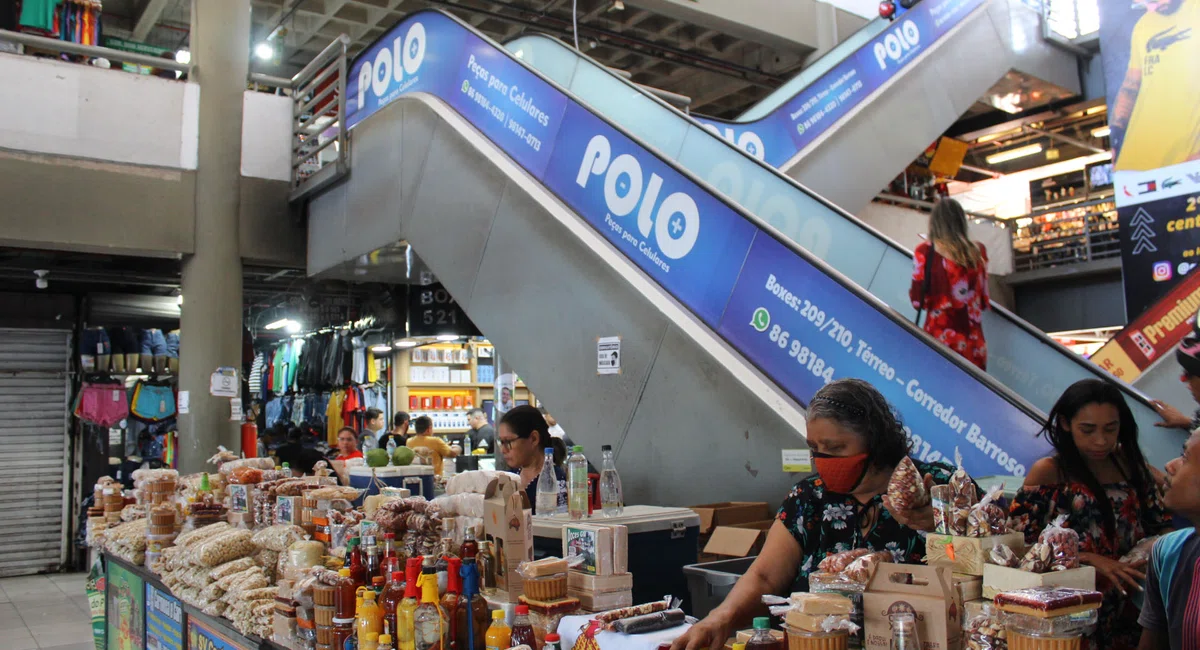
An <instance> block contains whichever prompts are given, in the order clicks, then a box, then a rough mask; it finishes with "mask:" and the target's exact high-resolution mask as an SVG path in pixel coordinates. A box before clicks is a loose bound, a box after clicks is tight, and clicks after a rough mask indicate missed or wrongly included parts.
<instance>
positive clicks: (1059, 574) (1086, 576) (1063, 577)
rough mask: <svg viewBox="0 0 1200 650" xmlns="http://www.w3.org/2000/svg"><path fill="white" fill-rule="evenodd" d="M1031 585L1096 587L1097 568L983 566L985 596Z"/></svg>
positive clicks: (989, 596) (989, 597)
mask: <svg viewBox="0 0 1200 650" xmlns="http://www.w3.org/2000/svg"><path fill="white" fill-rule="evenodd" d="M1030 587H1074V588H1076V589H1088V590H1092V591H1095V589H1096V569H1095V567H1090V566H1081V567H1079V568H1078V569H1068V570H1066V571H1051V572H1049V573H1030V572H1029V571H1022V570H1020V569H1013V568H1010V567H1006V566H996V565H995V564H989V565H987V566H985V567H984V568H983V597H984V598H988V599H992V598H995V597H996V594H999V593H1003V592H1005V591H1014V590H1016V589H1028V588H1030Z"/></svg>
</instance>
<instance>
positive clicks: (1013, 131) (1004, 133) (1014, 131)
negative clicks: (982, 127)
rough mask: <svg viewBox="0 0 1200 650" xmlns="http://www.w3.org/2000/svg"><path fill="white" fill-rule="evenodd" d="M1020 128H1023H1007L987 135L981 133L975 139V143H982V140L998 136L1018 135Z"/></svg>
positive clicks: (989, 140)
mask: <svg viewBox="0 0 1200 650" xmlns="http://www.w3.org/2000/svg"><path fill="white" fill-rule="evenodd" d="M1022 130H1023V129H1021V128H1016V129H1009V130H1008V131H1001V132H999V133H989V134H987V135H981V136H979V137H978V138H976V139H975V142H976V143H977V144H983V143H984V142H991V141H992V140H999V139H1000V138H1003V137H1005V136H1009V135H1018V134H1020V133H1021V131H1022Z"/></svg>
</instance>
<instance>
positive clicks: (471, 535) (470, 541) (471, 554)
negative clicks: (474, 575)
mask: <svg viewBox="0 0 1200 650" xmlns="http://www.w3.org/2000/svg"><path fill="white" fill-rule="evenodd" d="M458 555H459V557H461V558H462V559H464V560H466V559H468V558H472V559H473V558H475V556H477V555H479V542H478V541H476V540H475V527H474V526H467V529H466V531H464V532H463V543H462V546H461V547H460V548H459V549H458Z"/></svg>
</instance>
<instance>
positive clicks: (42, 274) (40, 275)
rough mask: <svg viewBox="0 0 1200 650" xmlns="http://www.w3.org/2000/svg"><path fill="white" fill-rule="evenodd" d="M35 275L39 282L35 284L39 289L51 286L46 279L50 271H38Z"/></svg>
mask: <svg viewBox="0 0 1200 650" xmlns="http://www.w3.org/2000/svg"><path fill="white" fill-rule="evenodd" d="M33 274H34V275H36V276H37V282H36V283H35V284H36V285H37V288H39V289H45V288H47V287H49V286H50V281H49V280H47V279H46V276H47V275H50V271H47V270H46V269H38V270H36V271H34V272H33Z"/></svg>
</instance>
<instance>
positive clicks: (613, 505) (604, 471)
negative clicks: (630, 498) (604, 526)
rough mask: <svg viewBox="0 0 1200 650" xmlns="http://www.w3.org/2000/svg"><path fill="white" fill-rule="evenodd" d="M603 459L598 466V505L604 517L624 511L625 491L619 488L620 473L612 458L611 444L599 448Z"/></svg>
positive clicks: (617, 514) (613, 515)
mask: <svg viewBox="0 0 1200 650" xmlns="http://www.w3.org/2000/svg"><path fill="white" fill-rule="evenodd" d="M600 453H601V454H603V456H604V460H603V462H602V464H601V467H600V507H601V508H602V509H603V510H604V516H605V517H617V516H619V515H620V514H621V513H622V512H624V511H625V493H624V492H623V491H622V490H621V475H620V474H618V473H617V463H616V462H615V461H614V460H613V451H612V445H604V446H603V447H601V448H600Z"/></svg>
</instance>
